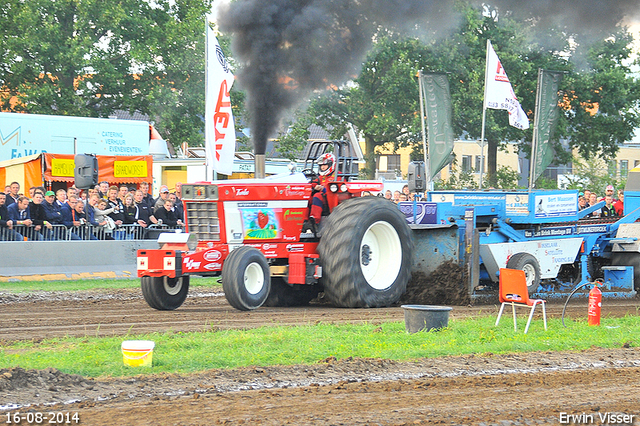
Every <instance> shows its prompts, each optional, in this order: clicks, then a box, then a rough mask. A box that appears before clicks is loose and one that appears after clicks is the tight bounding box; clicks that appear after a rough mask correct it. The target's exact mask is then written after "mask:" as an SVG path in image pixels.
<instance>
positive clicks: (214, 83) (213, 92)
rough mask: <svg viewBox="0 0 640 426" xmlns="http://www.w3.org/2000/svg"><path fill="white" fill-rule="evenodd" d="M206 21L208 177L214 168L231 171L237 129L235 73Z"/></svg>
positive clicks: (228, 173) (206, 146) (219, 170)
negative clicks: (233, 107) (233, 102)
mask: <svg viewBox="0 0 640 426" xmlns="http://www.w3.org/2000/svg"><path fill="white" fill-rule="evenodd" d="M206 25H207V63H206V68H207V70H206V83H205V85H206V97H205V115H206V117H205V148H206V153H207V179H211V176H212V174H211V172H210V171H211V170H215V171H217V172H218V173H222V174H225V175H231V173H232V169H233V157H234V154H235V149H236V131H235V126H234V123H233V113H232V111H231V98H230V97H229V91H230V90H231V86H232V85H233V80H234V76H233V74H232V73H231V70H230V69H229V64H228V63H227V60H226V58H225V57H224V54H223V53H222V49H221V48H220V44H219V43H218V39H217V38H216V36H215V35H214V34H213V30H212V29H211V26H210V25H209V23H208V22H207V24H206Z"/></svg>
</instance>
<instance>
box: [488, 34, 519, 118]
mask: <svg viewBox="0 0 640 426" xmlns="http://www.w3.org/2000/svg"><path fill="white" fill-rule="evenodd" d="M487 49H488V54H487V68H486V73H487V76H486V80H485V82H486V84H485V86H484V105H485V108H491V109H506V110H507V111H508V112H509V124H510V125H512V126H513V127H516V128H518V129H521V130H525V129H528V128H529V118H528V117H527V114H525V112H524V110H523V109H522V107H521V106H520V102H518V98H517V97H516V94H515V93H514V91H513V87H511V82H510V81H509V77H507V73H506V71H505V70H504V68H503V67H502V63H501V62H500V59H498V54H497V53H496V51H495V50H493V46H492V45H491V42H487Z"/></svg>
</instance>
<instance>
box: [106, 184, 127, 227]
mask: <svg viewBox="0 0 640 426" xmlns="http://www.w3.org/2000/svg"><path fill="white" fill-rule="evenodd" d="M107 202H108V206H109V208H113V212H112V213H109V217H110V218H111V219H113V221H114V222H115V224H116V226H122V224H123V223H124V204H122V201H121V200H120V199H119V198H118V187H117V186H115V185H114V186H111V187H110V188H109V190H108V191H107Z"/></svg>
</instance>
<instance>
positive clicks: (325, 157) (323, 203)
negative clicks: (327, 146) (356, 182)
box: [309, 153, 336, 224]
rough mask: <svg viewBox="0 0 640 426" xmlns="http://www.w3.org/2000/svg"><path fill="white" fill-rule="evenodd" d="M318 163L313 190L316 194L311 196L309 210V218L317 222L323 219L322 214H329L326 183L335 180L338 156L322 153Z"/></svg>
mask: <svg viewBox="0 0 640 426" xmlns="http://www.w3.org/2000/svg"><path fill="white" fill-rule="evenodd" d="M316 163H317V164H318V175H319V176H318V180H317V181H316V180H313V181H312V182H311V183H313V184H315V186H314V188H313V190H314V191H315V194H314V195H313V196H312V197H311V211H310V212H309V220H310V221H312V220H313V221H314V222H315V223H316V224H318V223H320V221H321V220H322V214H323V212H324V214H325V215H327V214H328V210H329V205H328V204H327V188H326V187H325V186H324V184H325V183H327V182H330V181H332V180H333V172H334V171H335V170H336V157H335V156H334V155H333V154H330V153H326V154H322V155H321V156H320V157H318V159H317V160H316Z"/></svg>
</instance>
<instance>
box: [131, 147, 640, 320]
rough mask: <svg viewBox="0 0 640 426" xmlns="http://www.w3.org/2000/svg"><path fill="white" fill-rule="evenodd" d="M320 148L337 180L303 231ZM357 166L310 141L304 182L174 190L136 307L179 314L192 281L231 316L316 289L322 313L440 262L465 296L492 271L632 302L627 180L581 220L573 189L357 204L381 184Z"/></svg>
mask: <svg viewBox="0 0 640 426" xmlns="http://www.w3.org/2000/svg"><path fill="white" fill-rule="evenodd" d="M327 153H332V155H334V156H335V160H336V171H335V176H334V178H332V179H329V180H326V181H325V182H324V183H323V185H324V190H323V191H322V192H321V194H323V195H322V196H323V197H324V198H325V202H326V207H327V212H326V216H323V217H324V219H322V222H321V224H320V226H318V227H316V226H315V222H314V221H312V220H311V219H312V218H311V216H310V206H311V205H312V204H313V202H314V197H318V194H319V193H317V192H315V193H314V190H315V191H317V188H318V185H317V183H313V182H314V179H315V177H317V174H318V170H317V168H316V160H318V159H321V158H324V157H325V156H326V154H327ZM356 160H357V157H355V156H354V155H352V153H351V152H350V150H349V149H348V144H346V143H344V142H342V141H329V142H315V143H312V144H311V145H310V146H309V147H308V150H307V155H306V160H305V167H306V169H305V170H303V173H294V172H292V173H291V174H289V175H284V176H276V177H270V178H267V179H249V180H235V181H218V182H202V183H197V184H186V185H183V187H182V190H183V203H184V211H185V219H186V225H187V229H186V230H187V232H185V233H165V234H161V235H160V238H159V239H158V242H159V244H160V247H159V248H158V249H156V250H139V251H138V255H137V265H138V267H137V271H138V276H139V277H140V278H141V287H142V293H143V295H144V298H145V300H146V301H147V303H148V304H149V305H150V306H151V307H153V308H155V309H160V310H170V309H176V308H178V307H179V306H180V305H181V304H182V303H183V302H184V300H185V298H186V296H187V292H188V287H189V277H190V276H191V275H198V276H221V278H222V285H223V289H224V292H225V296H226V298H227V300H228V301H229V303H230V304H231V305H232V306H234V307H235V308H237V309H239V310H251V309H256V308H258V307H260V306H262V305H268V306H292V305H302V304H306V303H309V301H310V300H312V299H313V298H314V297H316V296H317V295H318V294H319V293H320V292H323V293H324V296H325V298H326V300H328V301H330V302H331V303H333V304H334V305H335V306H340V307H381V306H389V305H392V304H394V303H396V302H397V301H398V300H399V299H400V297H401V296H402V294H403V293H404V292H405V290H406V286H407V282H408V280H409V278H410V276H411V274H412V273H413V272H417V271H421V272H424V273H425V274H426V275H429V273H430V272H433V270H435V269H436V268H437V267H438V266H440V265H442V264H444V263H445V262H449V261H454V262H457V263H460V264H463V265H465V267H466V268H467V272H468V273H467V276H468V279H467V280H466V281H465V282H463V283H460V285H461V286H468V287H467V288H468V291H469V294H470V295H471V296H472V297H473V298H482V297H493V298H496V293H495V291H494V292H492V290H494V289H495V288H496V287H497V282H498V271H499V269H500V268H504V267H507V268H512V269H521V270H524V271H525V273H526V276H527V285H528V288H529V291H530V293H532V294H534V295H536V296H543V297H546V298H553V297H561V296H563V295H565V294H567V293H568V292H569V291H570V290H571V289H573V288H575V287H576V286H577V285H579V284H582V283H585V282H590V281H592V280H594V279H598V278H600V279H602V280H604V288H603V294H604V295H605V297H606V296H616V297H633V296H635V295H636V291H637V287H638V284H639V283H640V280H638V279H637V276H638V274H639V271H640V264H639V263H640V245H639V244H638V241H637V237H636V236H637V235H640V229H639V228H638V225H640V224H636V221H637V220H638V218H639V217H640V191H637V190H634V189H633V188H640V177H638V178H637V179H636V178H635V177H633V176H631V174H633V173H636V172H633V171H632V173H630V178H629V182H630V183H629V184H628V186H627V191H628V192H627V194H626V200H625V213H626V214H625V216H624V217H622V218H605V219H591V218H589V217H588V216H589V214H590V213H591V212H593V211H595V210H597V209H599V208H600V207H602V205H604V203H600V204H598V205H595V206H592V207H590V208H588V209H586V210H582V211H579V210H578V193H577V191H560V190H555V191H542V190H534V191H434V192H430V193H429V194H428V199H427V201H422V202H419V201H415V202H407V203H400V204H399V205H395V204H393V203H392V202H390V201H388V200H386V199H384V198H381V197H375V196H366V195H365V194H368V193H375V192H379V191H380V190H381V189H382V184H381V183H380V182H375V181H358V180H356V179H355V177H356V176H357V169H355V167H354V165H355V161H356ZM637 173H638V174H639V175H640V172H637ZM316 201H317V200H316ZM634 275H635V276H636V279H635V284H634ZM634 285H635V287H634Z"/></svg>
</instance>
